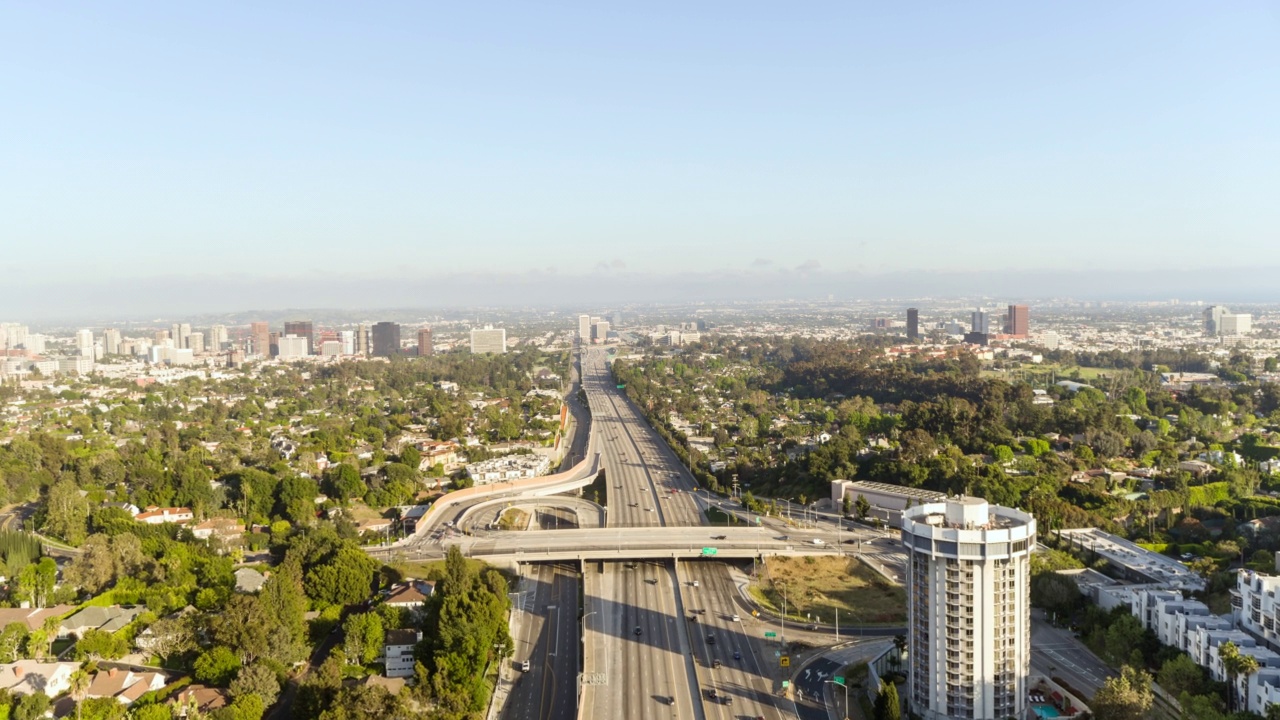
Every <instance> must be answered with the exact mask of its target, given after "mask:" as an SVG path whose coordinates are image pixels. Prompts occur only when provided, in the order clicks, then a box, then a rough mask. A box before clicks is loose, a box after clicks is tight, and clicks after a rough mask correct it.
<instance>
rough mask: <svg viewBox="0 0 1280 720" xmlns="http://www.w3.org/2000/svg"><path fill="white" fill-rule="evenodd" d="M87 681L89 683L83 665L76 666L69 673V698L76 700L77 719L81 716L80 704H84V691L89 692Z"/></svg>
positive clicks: (87, 674)
mask: <svg viewBox="0 0 1280 720" xmlns="http://www.w3.org/2000/svg"><path fill="white" fill-rule="evenodd" d="M89 683H90V678H89V673H87V672H85V669H84V667H78V668H76V670H75V672H73V673H71V678H70V688H69V689H70V691H71V698H72V699H73V700H75V701H76V718H77V720H79V719H80V718H81V710H82V709H83V707H82V706H83V705H84V696H85V694H86V693H88V692H89Z"/></svg>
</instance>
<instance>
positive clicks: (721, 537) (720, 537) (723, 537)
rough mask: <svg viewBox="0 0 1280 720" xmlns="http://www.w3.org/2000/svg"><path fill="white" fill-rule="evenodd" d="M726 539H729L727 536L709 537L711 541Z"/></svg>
mask: <svg viewBox="0 0 1280 720" xmlns="http://www.w3.org/2000/svg"><path fill="white" fill-rule="evenodd" d="M728 537H729V536H728V535H712V536H711V539H712V540H724V539H725V538H728Z"/></svg>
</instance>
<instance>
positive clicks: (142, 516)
mask: <svg viewBox="0 0 1280 720" xmlns="http://www.w3.org/2000/svg"><path fill="white" fill-rule="evenodd" d="M133 519H134V520H137V521H138V522H140V523H146V524H148V525H161V524H163V523H177V524H179V525H185V524H186V523H189V522H191V521H192V520H195V519H196V516H195V514H194V513H192V512H191V508H185V507H167V508H162V507H156V506H155V505H148V506H147V507H146V509H145V510H143V511H142V512H140V513H138V514H137V515H135V516H134V517H133Z"/></svg>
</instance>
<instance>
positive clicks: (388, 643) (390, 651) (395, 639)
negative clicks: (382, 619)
mask: <svg viewBox="0 0 1280 720" xmlns="http://www.w3.org/2000/svg"><path fill="white" fill-rule="evenodd" d="M420 642H422V631H421V630H388V631H387V636H386V640H385V642H384V644H383V647H382V656H383V657H382V659H383V664H384V667H386V673H387V677H413V662H414V661H413V646H414V645H417V644H418V643H420Z"/></svg>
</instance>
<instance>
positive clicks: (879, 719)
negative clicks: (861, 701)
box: [873, 681, 902, 720]
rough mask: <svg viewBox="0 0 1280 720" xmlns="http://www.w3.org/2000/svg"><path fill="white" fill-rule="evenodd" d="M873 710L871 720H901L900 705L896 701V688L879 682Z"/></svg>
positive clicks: (889, 683)
mask: <svg viewBox="0 0 1280 720" xmlns="http://www.w3.org/2000/svg"><path fill="white" fill-rule="evenodd" d="M873 710H874V712H873V720H901V718H902V705H901V703H900V702H899V701H898V686H897V685H895V684H893V683H891V682H883V681H881V683H880V692H879V693H877V694H876V702H875V706H874V708H873Z"/></svg>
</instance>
